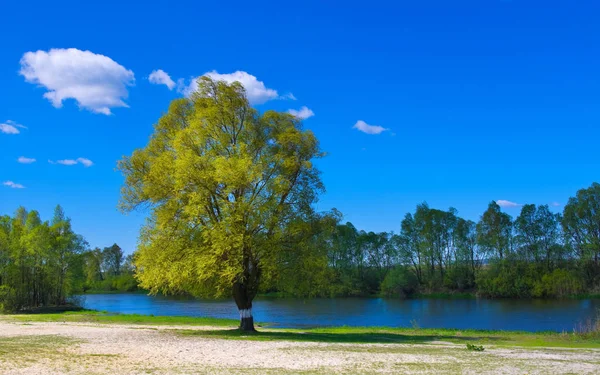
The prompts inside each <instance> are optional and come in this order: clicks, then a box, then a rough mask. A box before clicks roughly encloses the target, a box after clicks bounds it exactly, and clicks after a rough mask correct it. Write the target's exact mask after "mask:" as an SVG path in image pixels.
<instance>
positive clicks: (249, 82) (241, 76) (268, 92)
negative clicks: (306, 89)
mask: <svg viewBox="0 0 600 375" xmlns="http://www.w3.org/2000/svg"><path fill="white" fill-rule="evenodd" d="M204 76H206V77H209V78H211V79H212V80H215V81H225V82H227V83H233V82H236V81H237V82H239V83H241V84H242V86H244V89H246V97H247V98H248V101H249V102H250V104H263V103H265V102H267V101H269V100H273V99H282V98H285V99H291V98H295V97H294V95H293V94H291V93H290V94H286V95H284V97H281V96H279V94H278V93H277V90H273V89H270V88H267V86H266V85H265V83H264V82H262V81H259V80H258V79H257V78H256V77H255V76H253V75H252V74H249V73H246V72H244V71H239V70H238V71H237V72H233V73H227V74H220V73H219V72H217V71H216V70H213V71H212V72H208V73H205V74H204ZM198 78H200V77H195V78H193V79H192V82H191V83H190V84H189V86H185V84H184V85H182V86H183V87H182V88H181V89H180V90H179V91H180V92H181V93H183V94H184V95H185V96H191V95H192V93H194V92H195V91H197V90H198V82H197V80H198ZM177 82H178V86H179V85H180V84H179V82H180V81H179V80H178V81H177Z"/></svg>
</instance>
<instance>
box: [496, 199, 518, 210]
mask: <svg viewBox="0 0 600 375" xmlns="http://www.w3.org/2000/svg"><path fill="white" fill-rule="evenodd" d="M496 204H497V205H498V206H500V207H505V208H508V207H521V206H522V204H520V203H515V202H511V201H507V200H504V199H498V200H497V201H496Z"/></svg>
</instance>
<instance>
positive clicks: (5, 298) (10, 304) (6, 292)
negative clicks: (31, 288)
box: [0, 285, 19, 313]
mask: <svg viewBox="0 0 600 375" xmlns="http://www.w3.org/2000/svg"><path fill="white" fill-rule="evenodd" d="M18 307H19V306H18V302H17V295H16V293H15V290H14V289H13V288H11V287H9V286H8V285H2V286H0V312H5V313H8V312H15V311H16V310H17V309H18Z"/></svg>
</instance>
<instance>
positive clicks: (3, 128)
mask: <svg viewBox="0 0 600 375" xmlns="http://www.w3.org/2000/svg"><path fill="white" fill-rule="evenodd" d="M19 128H21V129H27V127H26V126H23V125H21V124H17V123H16V122H14V121H11V120H6V122H3V123H0V133H4V134H19V133H21V132H20V131H19Z"/></svg>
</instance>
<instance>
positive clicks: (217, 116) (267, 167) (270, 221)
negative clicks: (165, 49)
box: [118, 77, 330, 310]
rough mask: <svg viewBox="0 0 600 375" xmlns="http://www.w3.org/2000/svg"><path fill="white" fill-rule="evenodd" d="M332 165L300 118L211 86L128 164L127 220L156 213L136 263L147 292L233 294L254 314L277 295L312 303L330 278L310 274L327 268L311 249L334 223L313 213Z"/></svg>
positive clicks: (205, 84)
mask: <svg viewBox="0 0 600 375" xmlns="http://www.w3.org/2000/svg"><path fill="white" fill-rule="evenodd" d="M322 155H323V154H322V152H321V151H320V148H319V143H318V141H317V139H316V137H315V136H314V134H313V133H312V132H310V131H307V130H303V129H302V124H301V121H300V120H299V119H298V118H295V117H293V116H291V115H290V114H287V113H282V112H275V111H266V112H265V113H259V112H258V111H256V110H255V109H253V108H252V107H251V106H250V105H249V103H248V100H247V98H246V93H245V90H244V88H243V86H242V85H241V84H240V83H239V82H234V83H232V84H228V83H226V82H224V81H219V82H217V81H213V80H211V79H210V78H208V77H202V78H200V79H199V80H198V91H197V92H196V93H194V95H192V97H191V98H190V99H177V100H174V101H173V102H172V103H171V105H170V107H169V110H168V112H167V113H166V114H165V115H164V116H162V117H161V118H160V119H159V121H158V123H157V124H156V125H155V128H154V134H153V135H152V137H151V138H150V141H149V142H148V144H147V146H146V147H144V148H142V149H138V150H136V151H135V152H134V153H133V154H132V155H131V156H130V157H126V158H124V159H123V160H121V161H120V162H119V166H118V167H119V169H120V170H121V171H122V173H123V174H124V176H125V185H124V187H123V189H122V200H121V208H122V209H123V210H125V211H128V210H132V209H135V208H136V207H138V206H142V205H143V206H146V207H149V208H150V209H151V217H150V219H149V220H148V223H147V225H146V226H145V227H144V228H143V230H142V233H141V236H140V237H141V238H140V246H139V249H138V251H137V255H136V257H135V264H136V267H137V273H136V276H137V278H138V280H139V281H140V284H141V286H142V287H143V288H146V289H149V290H150V291H151V292H153V293H158V292H160V293H165V294H169V293H190V294H193V295H198V296H206V297H221V296H231V295H232V294H233V295H234V297H235V300H236V303H237V304H238V308H240V309H244V310H245V309H248V308H250V307H251V306H252V299H253V298H254V296H255V295H256V294H257V292H258V290H259V288H263V289H264V288H266V287H269V286H271V285H277V286H279V287H281V288H283V289H285V290H290V289H294V287H295V286H297V287H298V288H299V291H298V292H299V293H301V294H308V295H311V294H313V293H311V289H312V288H313V287H314V286H315V285H319V284H322V280H321V279H322V277H321V276H320V274H321V271H318V272H314V273H312V272H310V270H311V269H313V270H320V269H322V268H323V267H322V265H323V259H324V255H323V253H322V252H320V251H318V250H315V248H314V247H313V246H311V243H314V242H315V241H318V239H317V238H315V237H318V235H319V231H321V230H322V229H323V227H324V226H326V223H327V222H330V220H329V219H328V217H329V215H321V214H318V213H316V212H315V211H314V209H313V204H314V203H315V202H316V200H317V196H318V194H319V193H320V192H321V191H323V184H322V183H321V180H320V177H319V171H318V170H317V169H316V168H315V167H314V165H313V161H314V159H317V158H319V157H321V156H322ZM315 223H316V224H315ZM313 250H314V251H313ZM291 278H293V279H294V280H296V281H297V282H290V279H291Z"/></svg>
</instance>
